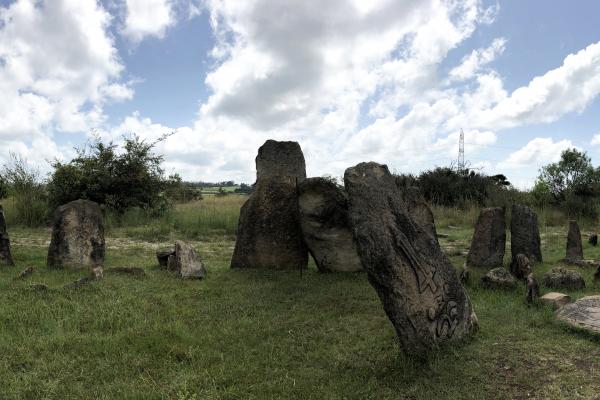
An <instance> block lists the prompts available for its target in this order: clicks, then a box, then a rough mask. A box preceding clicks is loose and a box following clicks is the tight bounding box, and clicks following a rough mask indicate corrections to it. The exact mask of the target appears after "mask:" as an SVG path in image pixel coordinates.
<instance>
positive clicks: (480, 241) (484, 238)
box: [467, 207, 506, 269]
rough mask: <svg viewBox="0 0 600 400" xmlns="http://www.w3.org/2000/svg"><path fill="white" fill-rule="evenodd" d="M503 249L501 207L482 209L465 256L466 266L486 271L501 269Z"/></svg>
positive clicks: (504, 239)
mask: <svg viewBox="0 0 600 400" xmlns="http://www.w3.org/2000/svg"><path fill="white" fill-rule="evenodd" d="M505 247H506V221H505V220H504V209H503V208H501V207H493V208H484V209H483V210H481V212H480V214H479V217H478V218H477V223H476V224H475V232H474V233H473V239H472V240H471V248H470V249H469V254H468V255H467V264H468V265H469V266H473V267H480V268H486V269H492V268H498V267H501V266H502V262H503V260H504V249H505Z"/></svg>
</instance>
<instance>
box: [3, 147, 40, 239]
mask: <svg viewBox="0 0 600 400" xmlns="http://www.w3.org/2000/svg"><path fill="white" fill-rule="evenodd" d="M3 175H4V178H5V179H6V180H7V181H8V183H9V185H10V194H11V198H10V199H9V200H8V201H5V205H6V204H10V205H9V206H8V207H7V208H8V209H9V211H10V212H8V213H7V214H8V215H10V216H11V219H10V220H9V221H10V222H16V223H18V224H20V225H25V226H29V227H35V226H41V225H43V224H44V222H46V217H47V212H48V202H47V196H46V191H45V189H44V185H43V184H42V182H41V179H40V173H39V171H38V170H37V169H34V168H30V167H29V166H28V164H27V161H26V160H25V159H24V158H22V157H21V156H18V155H16V154H14V153H11V159H10V161H9V162H8V163H7V164H5V165H4V170H3Z"/></svg>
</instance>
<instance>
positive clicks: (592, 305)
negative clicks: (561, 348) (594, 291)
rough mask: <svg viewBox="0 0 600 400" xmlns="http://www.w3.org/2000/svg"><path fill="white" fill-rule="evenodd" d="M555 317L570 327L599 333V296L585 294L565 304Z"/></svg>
mask: <svg viewBox="0 0 600 400" xmlns="http://www.w3.org/2000/svg"><path fill="white" fill-rule="evenodd" d="M556 318H557V319H558V320H559V321H562V322H565V323H567V324H568V325H570V326H572V327H575V328H579V329H583V330H585V331H588V332H591V333H595V334H600V296H587V297H583V298H581V299H579V300H577V301H575V302H574V303H571V304H567V305H565V306H564V307H563V308H561V309H560V311H558V313H557V315H556Z"/></svg>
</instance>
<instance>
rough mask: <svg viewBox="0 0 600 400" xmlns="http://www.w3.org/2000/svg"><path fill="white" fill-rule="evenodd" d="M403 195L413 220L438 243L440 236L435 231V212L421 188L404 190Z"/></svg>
mask: <svg viewBox="0 0 600 400" xmlns="http://www.w3.org/2000/svg"><path fill="white" fill-rule="evenodd" d="M402 193H403V198H404V202H405V203H406V208H407V209H408V213H409V214H410V216H411V217H412V219H413V220H414V221H415V222H416V223H417V224H419V225H421V226H422V227H423V228H425V232H427V233H429V234H430V235H431V237H433V238H435V240H436V241H437V240H438V235H437V230H436V229H435V219H434V218H433V212H432V211H431V208H429V205H428V204H427V201H425V197H423V194H422V193H421V191H420V190H419V188H418V187H414V186H412V187H409V188H406V189H405V190H403V191H402Z"/></svg>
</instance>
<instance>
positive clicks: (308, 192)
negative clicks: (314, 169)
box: [298, 178, 362, 272]
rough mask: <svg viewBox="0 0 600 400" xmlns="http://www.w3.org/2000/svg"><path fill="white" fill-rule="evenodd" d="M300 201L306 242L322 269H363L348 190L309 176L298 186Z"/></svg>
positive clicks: (345, 270) (339, 270)
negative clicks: (352, 225) (353, 230)
mask: <svg viewBox="0 0 600 400" xmlns="http://www.w3.org/2000/svg"><path fill="white" fill-rule="evenodd" d="M298 204H299V206H300V221H301V226H302V233H303V234H304V241H305V242H306V244H307V246H308V250H309V252H310V254H311V255H312V256H313V258H314V260H315V263H316V264H317V268H318V269H319V271H321V272H356V271H362V264H361V262H360V258H359V257H358V252H357V251H356V245H355V244H354V238H353V237H352V231H351V229H350V222H349V221H348V199H347V197H346V195H345V193H344V192H343V191H342V190H341V189H339V188H338V187H337V185H336V184H335V183H334V182H331V181H330V180H327V179H324V178H310V179H307V180H305V181H304V182H302V183H301V184H300V185H298Z"/></svg>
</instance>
